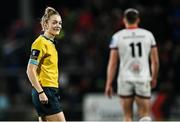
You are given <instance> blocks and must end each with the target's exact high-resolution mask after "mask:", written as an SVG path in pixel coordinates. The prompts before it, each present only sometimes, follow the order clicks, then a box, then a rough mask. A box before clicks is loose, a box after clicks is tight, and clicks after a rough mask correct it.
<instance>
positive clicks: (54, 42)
mask: <svg viewBox="0 0 180 122" xmlns="http://www.w3.org/2000/svg"><path fill="white" fill-rule="evenodd" d="M42 36H43V37H44V38H45V39H46V40H49V41H51V42H52V43H53V44H56V41H55V40H52V39H50V38H48V37H46V36H45V35H43V34H42Z"/></svg>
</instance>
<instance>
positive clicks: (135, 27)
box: [127, 26, 138, 29]
mask: <svg viewBox="0 0 180 122" xmlns="http://www.w3.org/2000/svg"><path fill="white" fill-rule="evenodd" d="M137 28H138V27H137V26H134V27H133V26H132V27H127V29H137Z"/></svg>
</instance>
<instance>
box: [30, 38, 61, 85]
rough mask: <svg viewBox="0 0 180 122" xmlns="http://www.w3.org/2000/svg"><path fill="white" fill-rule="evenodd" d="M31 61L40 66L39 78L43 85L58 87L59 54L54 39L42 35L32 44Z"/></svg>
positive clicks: (38, 70)
mask: <svg viewBox="0 0 180 122" xmlns="http://www.w3.org/2000/svg"><path fill="white" fill-rule="evenodd" d="M29 63H30V64H34V65H37V66H38V69H37V74H38V79H39V82H40V84H41V85H42V86H43V87H55V88H58V86H59V85H58V83H59V82H58V54H57V50H56V48H55V45H54V44H53V40H50V39H48V38H46V37H45V36H44V35H40V36H39V37H38V38H37V39H36V40H35V41H34V42H33V44H32V47H31V56H30V59H29Z"/></svg>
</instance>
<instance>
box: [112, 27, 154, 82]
mask: <svg viewBox="0 0 180 122" xmlns="http://www.w3.org/2000/svg"><path fill="white" fill-rule="evenodd" d="M153 46H156V42H155V39H154V36H153V34H152V33H151V32H150V31H148V30H145V29H142V28H131V29H123V30H120V31H118V32H116V33H115V34H114V35H113V37H112V41H111V43H110V48H111V49H113V48H114V49H118V53H119V59H120V65H119V73H118V81H121V80H122V81H136V82H147V81H151V74H150V64H149V56H150V51H151V48H152V47H153Z"/></svg>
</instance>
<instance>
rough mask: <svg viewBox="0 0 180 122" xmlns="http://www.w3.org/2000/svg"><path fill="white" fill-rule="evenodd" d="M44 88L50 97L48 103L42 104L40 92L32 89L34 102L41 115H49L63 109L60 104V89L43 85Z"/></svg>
mask: <svg viewBox="0 0 180 122" xmlns="http://www.w3.org/2000/svg"><path fill="white" fill-rule="evenodd" d="M43 90H44V92H45V94H46V96H47V97H48V104H42V103H41V102H40V100H39V95H38V92H37V91H36V90H35V89H34V88H33V89H32V102H33V104H34V107H35V109H36V111H37V113H38V115H39V116H48V115H53V114H56V113H59V112H61V111H62V106H61V104H60V96H59V92H58V91H59V89H58V88H52V87H43Z"/></svg>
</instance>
